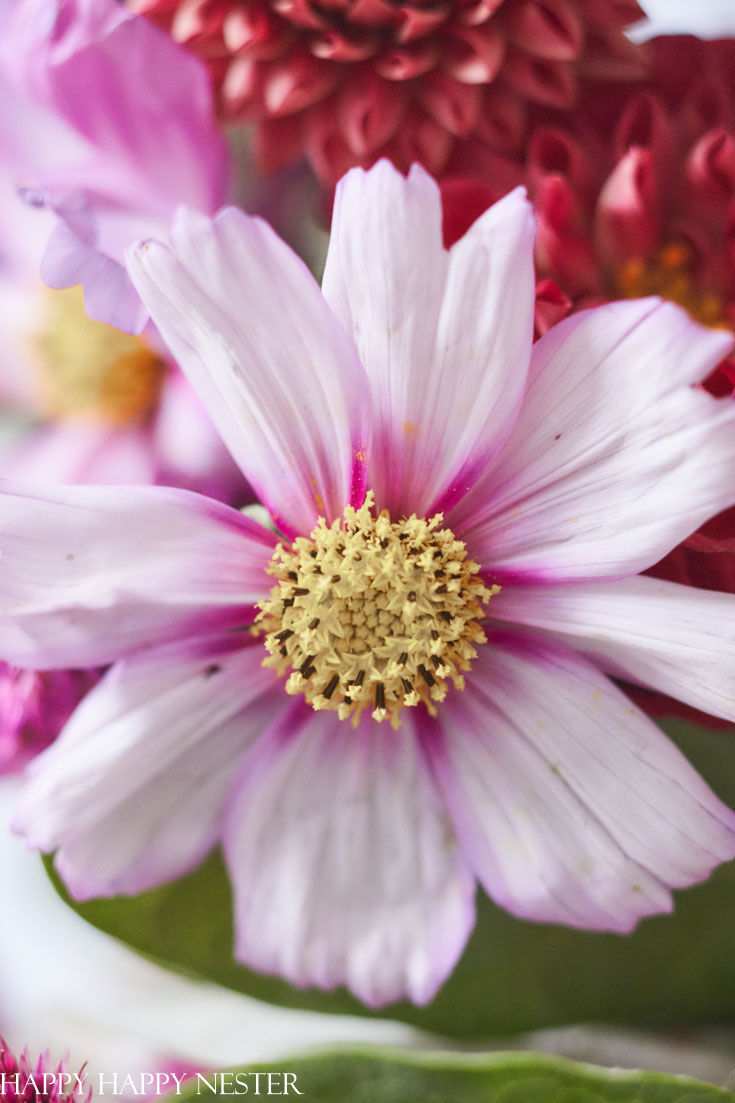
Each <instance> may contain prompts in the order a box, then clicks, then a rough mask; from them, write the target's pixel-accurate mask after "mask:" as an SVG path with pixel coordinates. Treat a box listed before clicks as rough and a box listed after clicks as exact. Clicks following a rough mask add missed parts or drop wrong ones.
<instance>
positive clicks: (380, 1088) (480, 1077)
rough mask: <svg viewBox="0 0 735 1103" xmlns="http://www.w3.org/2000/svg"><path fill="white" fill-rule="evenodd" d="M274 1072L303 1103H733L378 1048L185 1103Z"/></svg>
mask: <svg viewBox="0 0 735 1103" xmlns="http://www.w3.org/2000/svg"><path fill="white" fill-rule="evenodd" d="M268 1072H270V1073H271V1075H272V1080H271V1085H270V1086H271V1088H273V1089H278V1091H279V1092H281V1093H283V1089H284V1087H285V1086H288V1088H289V1091H288V1093H287V1094H288V1097H289V1098H290V1099H293V1100H297V1099H299V1098H301V1097H300V1096H299V1095H297V1094H295V1092H293V1090H292V1089H293V1088H294V1087H295V1088H297V1089H298V1091H299V1092H302V1093H303V1098H304V1099H307V1100H309V1103H735V1095H733V1094H732V1093H731V1092H729V1091H724V1090H723V1089H722V1088H715V1087H710V1086H709V1085H707V1084H702V1083H700V1082H699V1081H696V1080H690V1079H688V1078H686V1077H679V1076H664V1075H662V1074H660V1073H654V1072H621V1071H619V1070H613V1071H611V1070H608V1069H599V1068H594V1067H593V1066H591V1065H578V1064H573V1063H572V1062H571V1061H563V1060H561V1059H558V1058H554V1057H545V1056H543V1055H540V1054H535V1053H511V1054H508V1053H497V1054H493V1055H491V1056H484V1055H483V1056H468V1055H462V1056H457V1055H451V1056H450V1055H447V1054H442V1053H436V1054H426V1053H421V1054H412V1053H402V1052H400V1051H398V1050H375V1049H370V1050H361V1051H358V1052H336V1053H322V1054H318V1055H315V1056H312V1057H297V1058H292V1059H286V1060H282V1061H279V1063H278V1065H277V1066H273V1065H251V1066H249V1067H248V1068H247V1069H240V1070H233V1071H232V1072H229V1073H225V1074H222V1073H218V1074H213V1073H208V1074H207V1077H206V1083H205V1082H204V1081H203V1080H201V1079H199V1080H196V1079H195V1080H194V1081H193V1082H192V1081H190V1082H189V1086H185V1087H184V1088H183V1089H182V1093H181V1094H182V1098H183V1099H184V1103H194V1100H199V1101H201V1100H202V1099H203V1098H204V1099H207V1098H208V1099H210V1100H211V1099H215V1098H224V1097H227V1098H228V1099H229V1100H230V1103H232V1100H233V1098H235V1096H234V1091H235V1089H238V1088H239V1090H240V1092H241V1094H242V1095H245V1096H247V1097H248V1098H251V1097H252V1096H253V1095H254V1094H255V1089H256V1087H258V1088H259V1089H260V1093H261V1094H265V1091H266V1089H267V1087H268V1080H267V1073H268ZM257 1073H260V1076H259V1077H258V1079H256V1074H257ZM284 1073H288V1074H289V1079H288V1080H286V1079H285V1078H284ZM238 1076H239V1077H240V1079H239V1081H238V1079H237V1077H238ZM293 1077H295V1079H293ZM246 1087H247V1091H244V1090H243V1089H244V1088H246ZM212 1088H215V1089H216V1090H215V1091H212V1090H211V1089H212Z"/></svg>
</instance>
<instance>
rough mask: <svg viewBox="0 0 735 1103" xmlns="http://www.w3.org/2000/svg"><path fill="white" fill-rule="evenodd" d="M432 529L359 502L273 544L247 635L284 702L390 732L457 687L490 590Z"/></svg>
mask: <svg viewBox="0 0 735 1103" xmlns="http://www.w3.org/2000/svg"><path fill="white" fill-rule="evenodd" d="M441 522H442V517H441V515H440V514H437V515H436V516H435V517H432V518H430V519H425V518H419V517H416V516H415V515H413V516H411V517H408V518H404V519H403V520H401V521H397V522H392V521H391V520H390V517H389V515H388V513H387V512H386V511H382V512H380V513H377V515H374V513H373V495H372V493H370V494H368V496H367V498H366V500H365V504H364V505H363V506H362V507H361V508H360V509H358V510H355V509H353V508H352V507H348V508H347V509H346V510H345V513H344V517H343V518H341V519H339V520H337V521H334V522H333V523H332V524H331V525H327V523H326V522H325V521H324V520H323V519H320V520H319V522H318V524H317V526H316V528H315V529H314V531H313V532H312V534H311V536H310V537H309V538H305V537H299V538H297V539H296V540H295V541H294V542H293V544H290V545H286V544H280V545H279V546H278V548H277V549H276V552H275V554H274V556H273V559H272V561H271V564H270V566H269V568H268V570H269V573H270V574H271V575H273V576H274V578H275V580H276V585H275V586H274V587H273V589H272V591H271V595H270V598H269V599H268V600H267V601H265V602H264V603H263V604H262V606H261V612H260V613H259V614H258V617H257V618H256V624H255V626H254V627H253V629H252V630H253V631H254V632H255V633H256V634H263V636H264V643H265V647H266V650H267V652H268V656H267V657H266V659H265V660H264V663H265V665H266V666H272V667H274V668H275V669H276V670H277V671H278V673H279V674H281V675H284V676H287V680H286V690H287V692H288V693H292V694H293V693H302V694H303V695H304V697H305V698H306V700H307V701H308V703H309V704H311V705H312V706H313V708H315V709H334V710H336V711H337V713H338V715H339V717H340V719H347V718H348V717H349V718H351V720H352V722H353V724H357V723H358V722H359V720H360V717H361V715H362V713H363V712H364V711H365V710H366V709H367V710H368V711H369V712H370V715H371V716H372V717H373V719H374V720H376V721H382V720H384V719H389V720H390V722H391V724H392V725H393V726H394V727H396V728H397V727H399V725H400V714H401V710H402V709H403V708H411V707H414V706H415V705H418V704H419V703H421V702H423V704H424V706H425V707H426V709H427V710H428V711H429V713H431V714H432V715H435V714H436V711H437V704H438V703H439V702H441V701H443V700H444V698H445V697H446V695H447V692H448V690H449V687H450V685H453V686H454V687H455V688H456V689H462V688H463V686H464V673H465V672H466V671H468V670H469V669H470V664H471V661H472V659H473V658H474V657H475V655H476V654H477V652H476V650H475V645H476V644H479V643H484V641H485V635H484V632H483V630H482V627H481V624H480V621H481V620H482V618H483V616H484V611H483V604H484V603H485V602H486V601H488V600H489V599H490V597H492V595H493V594H494V593H496V592H497V591H498V589H499V587H497V586H494V587H487V586H485V585H484V583H483V582H482V581H481V580H480V579H479V578H478V573H479V567H478V565H477V564H476V563H474V562H473V561H472V560H470V559H468V558H467V554H466V550H465V546H464V544H463V543H462V542H461V541H459V540H457V539H456V538H455V536H454V534H453V533H452V532H451V530H450V529H446V528H442V527H441ZM335 568H336V569H335ZM442 580H444V581H442ZM294 584H296V585H294ZM339 686H342V687H343V695H342V696H341V698H340V694H339V693H338V692H337V689H338V687H339Z"/></svg>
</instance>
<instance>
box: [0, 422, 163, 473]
mask: <svg viewBox="0 0 735 1103" xmlns="http://www.w3.org/2000/svg"><path fill="white" fill-rule="evenodd" d="M0 471H2V475H3V477H4V478H8V479H14V480H18V481H23V482H33V483H35V482H39V483H40V482H44V483H55V484H57V485H63V484H65V483H66V484H68V483H96V484H97V485H100V484H105V483H120V484H122V483H140V484H142V485H150V484H151V483H152V482H154V481H155V477H156V470H155V464H154V455H153V450H152V448H151V445H150V441H149V436H148V433H147V431H146V429H145V428H143V427H142V426H139V425H133V426H130V427H124V428H120V427H113V426H110V425H105V424H99V423H97V422H87V421H78V420H70V421H60V422H56V423H54V422H52V423H50V424H49V425H47V426H44V427H43V428H39V429H36V430H35V431H32V432H28V433H25V434H24V435H23V436H22V437H21V438H20V440H19V441H18V442H17V444H16V445H15V446H14V447H12V448H10V449H8V450H3V451H2V453H0Z"/></svg>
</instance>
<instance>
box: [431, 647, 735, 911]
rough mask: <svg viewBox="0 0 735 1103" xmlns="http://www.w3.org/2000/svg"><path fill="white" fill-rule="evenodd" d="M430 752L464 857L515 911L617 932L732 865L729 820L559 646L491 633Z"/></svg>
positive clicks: (629, 710)
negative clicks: (673, 891)
mask: <svg viewBox="0 0 735 1103" xmlns="http://www.w3.org/2000/svg"><path fill="white" fill-rule="evenodd" d="M494 642H495V646H493V644H488V645H486V646H485V647H483V648H482V650H481V652H480V655H479V656H478V659H477V660H476V662H475V665H474V667H473V671H472V678H471V681H470V679H468V685H467V689H466V690H465V691H464V692H463V693H456V694H452V695H450V697H449V698H448V699H447V700H446V701H445V702H444V705H443V708H442V712H441V714H440V717H439V721H438V723H437V725H436V730H437V733H440V734H438V735H437V738H436V739H435V740H434V743H433V752H434V763H435V767H436V769H437V771H438V774H439V776H440V779H441V782H442V785H443V788H444V791H445V794H446V798H447V801H448V803H449V807H450V810H451V813H452V818H453V820H454V824H455V827H456V830H457V834H458V837H459V839H460V843H461V845H462V848H463V851H464V853H465V854H466V855H467V857H468V859H469V860H470V862H471V864H472V866H473V868H474V870H475V872H476V873H477V875H478V876H479V878H480V880H481V881H482V882H483V884H484V885H485V887H486V889H487V891H488V892H489V894H490V895H491V896H492V897H493V899H494V900H496V901H497V902H498V903H499V904H501V905H502V906H503V907H506V908H508V910H509V911H511V912H513V913H514V914H516V915H519V916H523V917H526V918H529V919H537V920H542V921H545V922H555V923H565V924H568V925H570V926H579V927H591V928H599V929H601V930H614V931H628V930H630V929H631V927H633V926H634V925H635V923H636V922H637V921H638V920H639V919H640V918H642V917H643V916H646V915H651V914H654V913H656V912H661V911H668V910H670V909H671V907H672V903H671V896H670V892H669V889H670V888H683V887H685V886H686V885H690V884H692V883H694V882H696V881H701V880H702V879H703V878H705V877H706V876H707V875H708V874H709V873H710V871H711V870H712V869H713V868H714V867H715V866H716V865H717V864H718V863H719V862H721V861H724V860H726V859H729V858H732V857H734V856H735V814H733V813H732V812H730V811H729V810H728V809H727V808H726V807H725V806H724V805H723V804H722V803H721V802H720V801H719V800H718V799H717V798H716V797H715V796H714V794H713V793H712V792H711V790H710V789H709V788H708V787H707V785H706V784H705V783H704V781H703V780H702V779H701V778H700V777H699V775H698V774H697V773H696V772H695V771H694V770H693V769H692V767H691V766H690V765H689V763H688V762H687V761H686V759H685V758H684V757H683V755H681V754H680V752H679V751H678V750H677V749H676V747H675V746H674V745H673V743H671V742H670V741H669V740H668V739H667V738H666V736H665V735H664V734H663V732H661V731H660V729H659V728H657V727H656V725H655V724H653V723H652V722H651V721H650V720H649V719H648V718H647V717H646V716H644V715H643V713H641V712H639V711H638V709H636V708H635V707H634V706H633V705H632V704H631V703H630V701H629V700H628V699H627V698H626V697H625V696H624V695H623V694H622V693H621V692H620V690H618V689H616V687H615V686H614V685H613V684H612V683H611V682H609V681H608V680H607V678H605V676H604V675H603V674H601V673H600V672H599V671H598V670H596V669H595V668H594V667H593V666H591V665H590V664H589V663H588V662H586V661H585V660H584V659H582V658H580V657H579V656H575V655H574V654H573V653H572V652H569V651H567V649H566V648H561V647H560V645H558V644H543V643H541V642H540V641H535V640H532V639H521V638H518V639H516V640H515V641H514V639H513V637H510V636H509V637H505V636H503V637H500V636H498V637H496V639H495V641H494Z"/></svg>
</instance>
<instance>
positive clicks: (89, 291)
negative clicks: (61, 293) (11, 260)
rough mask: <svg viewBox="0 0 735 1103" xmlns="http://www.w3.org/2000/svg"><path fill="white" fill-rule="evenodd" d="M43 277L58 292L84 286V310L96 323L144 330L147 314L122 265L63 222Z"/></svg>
mask: <svg viewBox="0 0 735 1103" xmlns="http://www.w3.org/2000/svg"><path fill="white" fill-rule="evenodd" d="M41 278H42V279H43V281H44V282H45V283H46V284H48V286H49V287H53V288H56V289H57V290H60V289H62V288H65V287H74V286H76V284H81V285H82V287H83V288H84V307H85V309H86V311H87V314H88V315H89V317H90V318H91V319H92V321H93V322H106V323H107V325H110V326H115V327H116V328H117V329H122V330H123V331H124V332H126V333H140V332H141V331H142V330H143V329H144V327H145V324H146V320H147V318H148V315H147V314H146V311H145V307H144V306H143V305H142V303H141V301H140V299H139V298H138V296H137V295H136V293H135V288H134V287H133V286H132V284H131V283H130V279H129V278H128V274H127V272H126V271H125V269H124V268H123V266H122V265H121V264H119V263H118V261H116V260H112V259H111V258H110V257H108V256H105V254H104V253H101V252H100V251H99V249H98V248H97V247H96V245H95V244H94V243H90V242H88V241H86V240H84V239H83V238H81V237H80V236H79V235H78V234H76V233H75V232H74V230H73V229H72V228H71V227H70V226H68V225H67V224H66V223H64V222H62V223H60V224H59V225H58V226H57V227H56V228H55V230H54V231H53V233H52V234H51V236H50V238H49V240H48V245H47V247H46V252H45V253H44V255H43V260H42V261H41Z"/></svg>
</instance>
